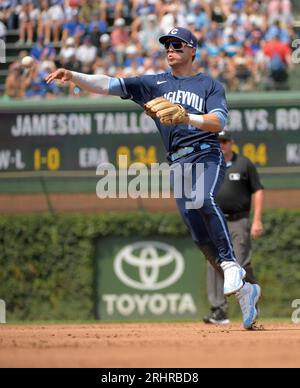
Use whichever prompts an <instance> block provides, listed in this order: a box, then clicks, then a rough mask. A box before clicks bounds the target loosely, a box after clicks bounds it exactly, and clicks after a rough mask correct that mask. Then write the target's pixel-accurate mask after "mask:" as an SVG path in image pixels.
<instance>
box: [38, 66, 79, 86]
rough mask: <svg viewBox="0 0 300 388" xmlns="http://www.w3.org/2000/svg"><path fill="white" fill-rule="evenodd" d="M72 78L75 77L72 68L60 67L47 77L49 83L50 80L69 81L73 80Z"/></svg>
mask: <svg viewBox="0 0 300 388" xmlns="http://www.w3.org/2000/svg"><path fill="white" fill-rule="evenodd" d="M72 78H73V76H72V72H71V71H70V70H66V69H58V70H56V71H54V72H53V73H50V74H49V75H47V77H46V78H45V81H46V82H47V84H50V82H52V81H54V80H60V81H62V82H68V81H71V80H72Z"/></svg>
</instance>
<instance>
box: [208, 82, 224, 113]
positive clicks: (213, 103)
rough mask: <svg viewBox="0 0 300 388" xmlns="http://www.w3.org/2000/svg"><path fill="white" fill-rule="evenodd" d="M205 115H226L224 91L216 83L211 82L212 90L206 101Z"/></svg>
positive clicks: (220, 85)
mask: <svg viewBox="0 0 300 388" xmlns="http://www.w3.org/2000/svg"><path fill="white" fill-rule="evenodd" d="M206 110H207V113H213V112H223V113H225V114H226V115H227V114H228V107H227V101H226V96H225V89H224V87H223V86H222V84H221V83H220V82H218V81H213V85H212V88H211V90H210V93H209V95H208V96H207V99H206Z"/></svg>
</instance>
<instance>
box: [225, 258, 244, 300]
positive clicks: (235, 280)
mask: <svg viewBox="0 0 300 388" xmlns="http://www.w3.org/2000/svg"><path fill="white" fill-rule="evenodd" d="M221 268H222V269H223V271H224V295H225V296H229V295H232V294H235V293H237V292H238V291H239V290H240V289H241V288H242V287H243V285H244V282H243V279H244V278H245V276H246V271H245V270H244V269H243V268H242V267H241V266H240V265H239V264H238V263H237V262H234V261H223V263H221Z"/></svg>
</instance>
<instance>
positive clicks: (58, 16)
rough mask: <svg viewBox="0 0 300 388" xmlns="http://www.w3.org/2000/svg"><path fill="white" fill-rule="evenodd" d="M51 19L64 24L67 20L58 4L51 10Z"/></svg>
mask: <svg viewBox="0 0 300 388" xmlns="http://www.w3.org/2000/svg"><path fill="white" fill-rule="evenodd" d="M49 17H50V19H51V20H54V21H57V22H58V21H61V22H63V21H64V19H65V14H64V11H63V9H62V7H61V6H60V5H59V4H57V5H54V6H53V7H51V8H49Z"/></svg>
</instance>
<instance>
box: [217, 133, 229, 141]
mask: <svg viewBox="0 0 300 388" xmlns="http://www.w3.org/2000/svg"><path fill="white" fill-rule="evenodd" d="M219 140H228V141H231V140H232V136H231V133H230V132H228V131H222V132H220V133H219Z"/></svg>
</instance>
